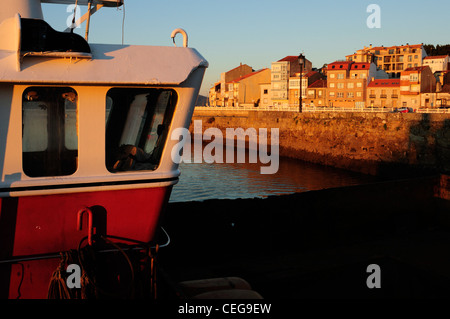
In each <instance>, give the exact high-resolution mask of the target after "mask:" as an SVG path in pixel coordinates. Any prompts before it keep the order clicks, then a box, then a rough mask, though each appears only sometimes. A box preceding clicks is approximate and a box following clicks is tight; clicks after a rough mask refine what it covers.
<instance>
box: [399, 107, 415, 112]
mask: <svg viewBox="0 0 450 319" xmlns="http://www.w3.org/2000/svg"><path fill="white" fill-rule="evenodd" d="M394 113H414V110H413V108H412V107H400V108H398V109H395V110H394Z"/></svg>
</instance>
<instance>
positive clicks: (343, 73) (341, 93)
mask: <svg viewBox="0 0 450 319" xmlns="http://www.w3.org/2000/svg"><path fill="white" fill-rule="evenodd" d="M327 73H328V77H327V89H328V90H327V101H328V105H327V106H333V107H348V108H353V107H355V108H363V107H365V106H366V92H367V85H368V82H369V81H370V79H375V78H379V73H378V72H377V68H376V66H375V64H374V63H366V62H353V61H336V62H333V63H330V64H328V68H327ZM383 73H384V72H383ZM384 74H385V73H384ZM385 77H387V74H385Z"/></svg>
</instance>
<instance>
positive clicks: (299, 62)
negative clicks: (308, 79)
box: [298, 53, 305, 113]
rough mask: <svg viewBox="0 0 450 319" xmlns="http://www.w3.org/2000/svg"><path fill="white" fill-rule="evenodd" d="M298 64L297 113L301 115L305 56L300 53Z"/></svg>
mask: <svg viewBox="0 0 450 319" xmlns="http://www.w3.org/2000/svg"><path fill="white" fill-rule="evenodd" d="M298 64H299V65H300V83H299V84H300V91H299V92H298V111H299V112H300V113H302V107H303V105H302V73H303V65H304V64H305V56H304V55H303V53H300V55H299V56H298Z"/></svg>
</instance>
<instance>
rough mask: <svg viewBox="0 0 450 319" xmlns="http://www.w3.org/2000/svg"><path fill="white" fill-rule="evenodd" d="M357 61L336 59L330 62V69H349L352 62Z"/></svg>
mask: <svg viewBox="0 0 450 319" xmlns="http://www.w3.org/2000/svg"><path fill="white" fill-rule="evenodd" d="M353 63H355V62H353V61H336V62H333V63H330V64H328V67H327V68H328V70H337V69H348V68H349V67H350V65H351V64H353Z"/></svg>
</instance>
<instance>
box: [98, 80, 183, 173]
mask: <svg viewBox="0 0 450 319" xmlns="http://www.w3.org/2000/svg"><path fill="white" fill-rule="evenodd" d="M176 102H177V94H176V92H175V91H174V90H170V89H151V88H147V89H143V88H137V89H131V88H113V89H111V90H109V91H108V93H107V96H106V143H105V144H106V167H107V169H108V170H109V171H110V172H119V171H131V170H154V169H156V168H157V166H158V165H159V161H160V159H161V155H162V151H163V147H164V144H165V141H166V139H167V135H168V131H169V126H170V123H171V121H172V116H173V112H174V109H175V105H176Z"/></svg>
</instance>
